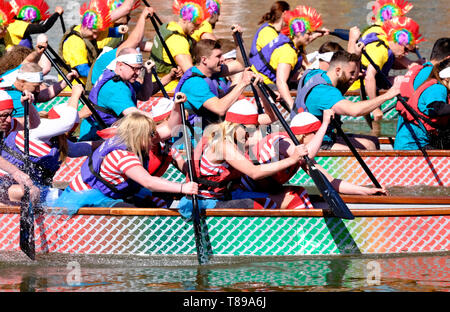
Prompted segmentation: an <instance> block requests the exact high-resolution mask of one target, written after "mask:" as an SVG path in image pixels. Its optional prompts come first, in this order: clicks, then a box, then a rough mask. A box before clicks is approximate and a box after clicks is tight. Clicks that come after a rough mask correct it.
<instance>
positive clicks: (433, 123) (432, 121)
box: [395, 66, 450, 134]
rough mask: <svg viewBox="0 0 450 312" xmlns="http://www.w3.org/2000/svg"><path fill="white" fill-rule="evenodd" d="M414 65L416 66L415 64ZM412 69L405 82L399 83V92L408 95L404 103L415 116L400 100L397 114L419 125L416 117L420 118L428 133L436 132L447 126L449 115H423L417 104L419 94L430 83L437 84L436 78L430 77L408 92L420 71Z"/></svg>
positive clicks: (430, 84)
mask: <svg viewBox="0 0 450 312" xmlns="http://www.w3.org/2000/svg"><path fill="white" fill-rule="evenodd" d="M415 67H417V66H415ZM420 67H422V66H420ZM422 68H423V67H422ZM413 69H414V70H413ZM413 69H411V75H410V76H408V79H407V80H406V81H405V82H402V84H401V85H400V94H401V95H403V94H405V95H406V94H408V95H410V96H409V97H408V98H407V102H406V103H407V105H408V106H409V107H410V108H411V109H412V110H413V111H414V112H415V115H416V116H414V115H412V114H411V113H410V112H409V111H408V109H407V108H406V107H405V106H404V105H403V104H402V103H401V102H400V101H398V102H397V104H396V107H395V108H396V109H397V111H398V112H399V114H400V115H401V116H402V117H403V119H405V121H407V122H410V123H413V124H415V125H417V126H419V121H418V119H420V120H421V121H422V122H421V124H422V125H423V126H424V127H425V129H426V130H427V131H428V132H429V133H432V134H434V133H436V132H437V130H438V129H444V128H445V127H448V123H449V121H450V116H440V117H437V118H436V117H430V116H428V115H425V114H424V113H422V111H420V109H419V106H418V105H419V99H420V96H421V95H422V93H423V92H424V91H425V90H426V89H427V88H429V87H431V86H432V85H435V84H437V83H438V82H437V80H436V79H430V80H428V81H426V82H424V83H423V84H422V85H421V86H420V87H419V88H417V90H414V88H413V90H414V91H413V93H412V94H411V93H408V92H410V91H411V86H412V85H413V83H414V79H415V77H416V76H417V74H418V73H419V71H420V70H419V69H418V68H413ZM408 74H409V72H408Z"/></svg>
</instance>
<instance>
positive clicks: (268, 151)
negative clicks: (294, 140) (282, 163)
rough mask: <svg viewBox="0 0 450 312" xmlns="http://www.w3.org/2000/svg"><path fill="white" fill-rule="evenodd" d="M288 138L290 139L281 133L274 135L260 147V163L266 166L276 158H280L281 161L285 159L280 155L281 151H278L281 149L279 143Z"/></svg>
mask: <svg viewBox="0 0 450 312" xmlns="http://www.w3.org/2000/svg"><path fill="white" fill-rule="evenodd" d="M287 138H289V137H288V136H286V135H284V134H281V133H277V134H274V135H273V136H271V137H270V138H268V139H267V140H266V141H265V142H264V143H263V145H262V146H261V147H260V151H259V155H258V161H259V162H260V163H262V164H265V163H268V162H271V161H273V160H274V158H275V157H280V159H283V158H284V157H283V156H282V155H280V153H279V151H277V150H276V149H279V145H278V144H279V142H280V141H281V140H283V139H287Z"/></svg>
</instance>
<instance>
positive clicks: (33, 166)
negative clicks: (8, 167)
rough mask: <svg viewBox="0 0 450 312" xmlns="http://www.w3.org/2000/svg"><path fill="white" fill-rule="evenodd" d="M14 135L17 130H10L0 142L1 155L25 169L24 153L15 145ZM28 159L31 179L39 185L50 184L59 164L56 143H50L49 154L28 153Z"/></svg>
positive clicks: (22, 169)
mask: <svg viewBox="0 0 450 312" xmlns="http://www.w3.org/2000/svg"><path fill="white" fill-rule="evenodd" d="M16 136H17V131H14V132H11V133H10V134H9V135H8V136H7V137H6V139H5V141H4V142H2V143H0V144H1V145H2V146H1V147H0V149H1V155H2V157H3V158H5V159H6V160H7V161H9V162H10V163H11V164H13V165H15V166H16V167H17V168H19V169H20V170H21V171H25V169H26V168H25V153H24V152H22V151H21V150H20V149H19V148H18V147H17V145H16ZM28 159H29V164H30V168H29V176H30V178H31V180H32V181H33V182H34V183H37V184H40V185H51V184H52V182H53V177H54V175H55V174H56V172H57V171H58V169H59V167H60V166H61V161H60V160H59V147H58V144H57V143H56V142H53V143H52V145H51V150H50V153H49V154H47V155H44V156H41V157H37V156H32V155H30V156H29V158H28Z"/></svg>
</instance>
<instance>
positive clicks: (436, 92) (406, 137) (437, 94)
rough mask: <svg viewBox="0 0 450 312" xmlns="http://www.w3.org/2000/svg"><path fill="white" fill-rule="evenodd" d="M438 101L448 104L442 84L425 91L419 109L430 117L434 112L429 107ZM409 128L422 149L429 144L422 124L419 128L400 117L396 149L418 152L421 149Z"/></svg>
mask: <svg viewBox="0 0 450 312" xmlns="http://www.w3.org/2000/svg"><path fill="white" fill-rule="evenodd" d="M436 101H438V102H447V88H446V87H445V86H443V85H442V84H440V83H438V84H434V85H432V86H430V87H428V88H427V89H425V91H423V93H422V95H421V96H420V97H419V103H418V108H419V110H420V111H421V112H422V113H424V114H425V115H427V116H429V115H430V112H431V110H432V109H431V108H430V107H429V105H430V104H431V103H433V102H436ZM408 126H410V128H411V129H412V131H413V132H414V134H415V136H416V137H417V141H418V142H419V144H420V145H421V146H422V147H425V146H426V145H428V144H429V139H428V135H427V131H426V129H425V127H424V126H423V125H422V124H420V123H419V126H416V125H415V124H413V123H409V122H405V120H404V119H403V117H402V116H399V117H398V122H397V135H396V137H395V143H394V149H396V150H417V149H418V148H419V147H418V146H417V143H416V140H415V139H414V137H413V135H412V134H411V131H410V130H409V129H408Z"/></svg>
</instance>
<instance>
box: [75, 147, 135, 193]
mask: <svg viewBox="0 0 450 312" xmlns="http://www.w3.org/2000/svg"><path fill="white" fill-rule="evenodd" d="M86 161H88V160H86ZM136 166H142V163H141V162H140V160H139V158H138V157H137V156H136V154H134V153H132V152H129V151H124V150H115V151H112V152H111V153H109V154H108V155H106V157H105V159H104V160H103V162H102V164H101V166H100V176H101V177H102V178H104V179H105V180H106V181H108V182H110V183H111V184H113V185H119V184H121V183H123V182H125V180H127V179H128V178H127V176H126V172H127V171H128V170H130V169H131V168H134V167H136ZM70 188H71V189H72V190H74V191H76V192H81V191H86V190H90V189H91V187H90V186H89V185H87V184H86V183H84V182H83V179H82V178H81V173H79V174H78V175H77V176H76V177H75V179H73V180H72V182H71V183H70Z"/></svg>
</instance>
